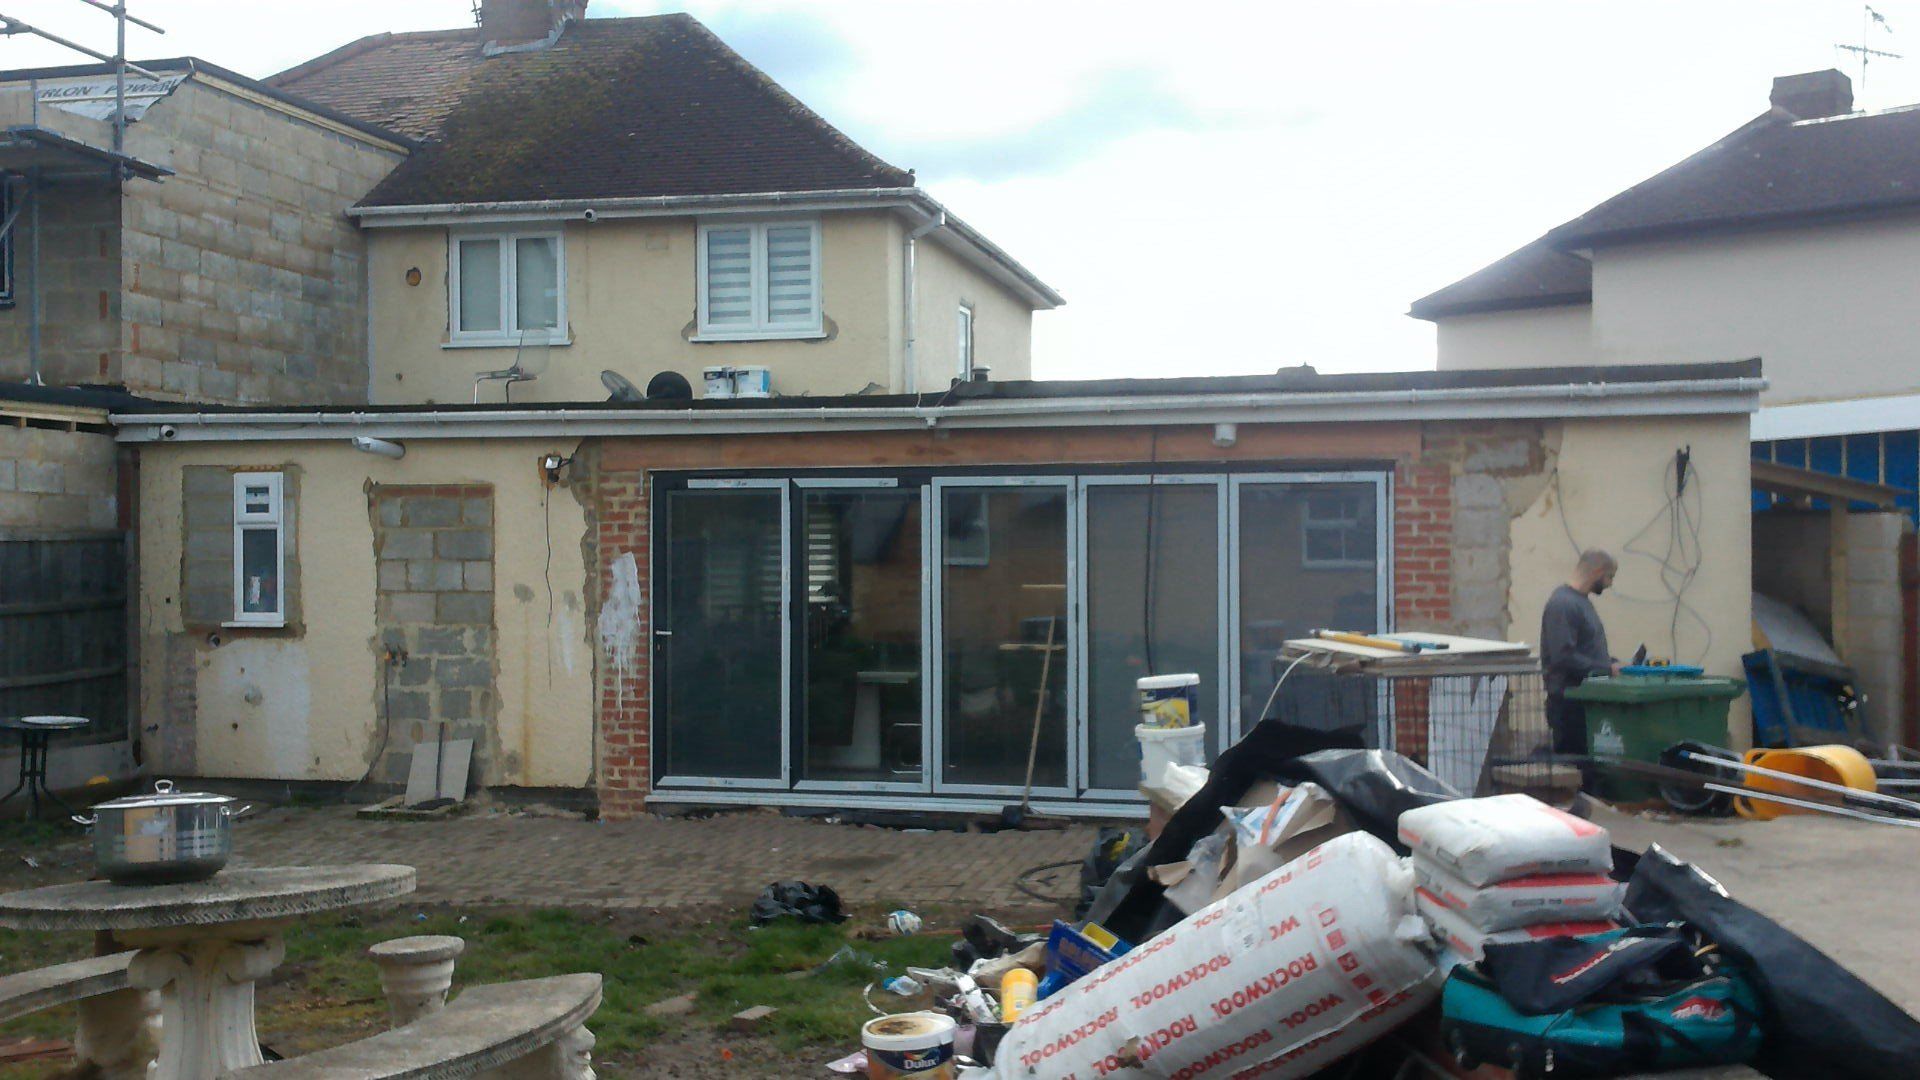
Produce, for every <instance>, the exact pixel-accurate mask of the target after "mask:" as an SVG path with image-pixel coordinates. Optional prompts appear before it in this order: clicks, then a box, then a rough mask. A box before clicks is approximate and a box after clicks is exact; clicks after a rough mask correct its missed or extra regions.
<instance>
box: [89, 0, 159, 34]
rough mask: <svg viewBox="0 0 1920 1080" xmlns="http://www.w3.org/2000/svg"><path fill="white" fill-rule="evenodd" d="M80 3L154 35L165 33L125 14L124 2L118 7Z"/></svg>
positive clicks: (98, 1)
mask: <svg viewBox="0 0 1920 1080" xmlns="http://www.w3.org/2000/svg"><path fill="white" fill-rule="evenodd" d="M80 2H81V3H83V4H85V5H87V6H88V7H93V8H99V9H100V10H101V11H104V12H106V13H107V14H109V15H113V16H116V17H118V18H122V19H125V20H127V21H128V22H130V23H132V24H133V25H135V26H139V27H144V28H145V29H148V30H151V31H153V32H154V33H156V34H164V33H166V31H165V30H163V29H161V28H160V27H158V26H155V25H153V24H152V23H150V22H148V21H147V20H145V19H141V18H136V17H135V16H132V15H129V14H127V5H126V2H125V0H121V3H120V4H119V5H118V6H115V5H113V4H107V3H102V2H101V0H80Z"/></svg>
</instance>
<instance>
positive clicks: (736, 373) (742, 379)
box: [733, 364, 773, 398]
mask: <svg viewBox="0 0 1920 1080" xmlns="http://www.w3.org/2000/svg"><path fill="white" fill-rule="evenodd" d="M733 396H734V397H746V398H764V397H772V396H773V372H772V371H770V370H768V369H767V368H763V367H760V366H758V365H755V364H748V365H747V366H745V367H737V368H734V369H733Z"/></svg>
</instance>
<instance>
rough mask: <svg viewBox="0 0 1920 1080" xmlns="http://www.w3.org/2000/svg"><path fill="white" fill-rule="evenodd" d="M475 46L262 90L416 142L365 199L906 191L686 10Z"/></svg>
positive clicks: (442, 36)
mask: <svg viewBox="0 0 1920 1080" xmlns="http://www.w3.org/2000/svg"><path fill="white" fill-rule="evenodd" d="M481 44H482V43H481V34H480V31H479V30H478V29H477V28H476V29H472V30H454V31H433V32H427V33H409V34H378V35H374V36H372V37H368V38H363V39H361V40H360V41H356V42H354V43H352V44H350V45H347V46H345V47H344V48H341V49H336V50H335V51H334V52H332V53H329V54H327V55H325V56H321V57H319V58H317V59H315V60H312V61H309V62H308V63H305V64H302V65H300V66H299V67H295V68H291V69H288V70H287V71H283V72H281V73H280V74H278V75H275V76H273V77H272V78H271V79H269V80H268V82H269V83H270V84H271V85H273V86H276V87H279V88H281V89H283V90H286V91H288V92H290V93H294V94H298V95H301V96H303V97H307V98H310V99H313V100H316V101H319V102H321V103H323V104H326V105H329V106H332V107H333V108H336V109H339V110H341V111H343V112H347V113H349V114H351V115H356V116H359V117H361V118H363V119H365V120H367V121H369V122H371V123H377V124H382V125H386V126H391V127H393V128H395V129H397V130H400V131H404V132H406V133H408V134H410V135H414V136H417V137H419V138H422V139H424V140H426V145H425V146H423V147H422V148H421V149H420V150H419V151H417V152H416V153H415V154H414V155H413V156H412V157H411V158H409V159H408V160H407V161H406V162H404V163H402V164H401V165H400V166H399V168H397V169H395V170H394V172H393V173H392V174H391V175H389V176H388V177H387V178H386V179H385V180H384V181H382V182H381V183H380V185H379V186H378V187H376V188H374V190H373V191H372V192H371V193H370V194H368V196H367V197H366V198H365V199H363V200H362V201H361V203H360V205H362V206H417V205H434V204H445V203H471V202H521V201H535V200H547V199H588V198H623V197H649V196H676V195H726V194H748V193H760V192H776V191H833V190H846V189H852V188H904V187H911V186H912V185H913V174H912V173H910V172H908V171H906V170H904V169H899V168H896V167H894V166H892V165H889V164H888V163H886V162H885V161H882V160H881V159H880V158H878V157H875V156H874V155H873V154H871V153H868V152H867V151H866V150H864V149H862V148H861V147H860V146H858V145H856V144H855V143H854V142H853V140H851V139H849V138H847V137H846V136H845V135H843V134H841V133H840V132H839V131H838V130H837V129H835V128H834V127H833V126H832V125H830V124H828V123H827V122H826V121H825V120H824V119H822V118H821V117H820V116H819V115H818V114H817V113H815V112H813V111H812V110H811V109H808V108H807V107H806V106H805V105H803V104H801V103H800V102H799V101H798V100H796V99H795V98H794V97H793V96H792V95H791V94H789V93H787V92H786V91H785V90H784V89H782V88H781V87H780V86H779V85H778V84H776V83H774V82H773V80H771V79H769V78H768V77H767V76H766V75H765V74H763V73H762V72H761V71H760V70H759V69H757V68H755V67H754V66H753V65H752V64H749V63H748V62H747V61H746V60H745V59H743V58H742V57H741V56H740V55H739V54H738V53H736V52H734V51H733V50H732V49H730V48H728V47H727V45H726V44H725V43H724V42H722V41H721V40H720V39H719V38H717V37H715V36H714V35H713V33H712V32H711V31H709V30H708V29H707V28H706V27H704V26H702V25H701V24H700V23H699V22H698V21H697V20H695V19H693V18H692V17H691V16H688V15H680V14H675V15H656V16H648V17H645V18H634V19H587V20H584V21H582V22H578V23H575V24H572V25H570V26H569V27H567V29H566V31H565V32H564V33H563V34H562V35H561V36H560V39H559V41H558V42H557V43H555V44H554V45H553V46H551V47H549V48H546V49H542V50H539V51H535V52H522V53H507V54H503V55H498V56H493V57H486V56H484V55H483V54H482V52H481Z"/></svg>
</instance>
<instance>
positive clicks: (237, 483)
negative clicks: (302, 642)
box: [233, 472, 287, 626]
mask: <svg viewBox="0 0 1920 1080" xmlns="http://www.w3.org/2000/svg"><path fill="white" fill-rule="evenodd" d="M285 481H286V477H285V474H283V473H277V472H244V473H235V474H234V476H233V624H234V625H236V626H285V625H286V623H287V598H286V589H285V582H286V571H287V536H286V500H285V498H284V494H285V487H284V485H285Z"/></svg>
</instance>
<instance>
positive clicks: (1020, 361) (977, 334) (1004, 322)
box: [913, 236, 1033, 393]
mask: <svg viewBox="0 0 1920 1080" xmlns="http://www.w3.org/2000/svg"><path fill="white" fill-rule="evenodd" d="M916 247H917V250H916V252H915V254H914V261H915V263H916V264H917V269H918V271H919V281H918V283H917V284H916V285H915V291H914V305H913V306H914V322H915V327H914V337H915V341H914V345H913V352H914V366H915V367H916V368H917V369H918V371H917V373H916V374H917V376H918V382H917V384H916V388H917V389H918V390H919V391H920V392H921V393H928V392H937V391H941V390H945V389H946V388H947V386H948V385H949V384H950V383H951V382H952V381H953V380H954V379H955V378H956V377H958V376H959V375H960V374H961V372H960V305H961V304H962V303H963V302H964V303H968V304H971V305H973V356H974V362H975V363H981V364H986V365H988V366H990V367H992V368H993V378H995V379H1002V380H1006V379H1030V378H1032V377H1033V309H1032V308H1030V307H1028V306H1027V304H1026V303H1025V302H1024V301H1022V300H1019V299H1017V298H1015V297H1014V295H1013V294H1012V293H1010V292H1008V291H1007V290H1006V289H1005V288H1003V287H1002V286H1001V285H1000V284H999V283H998V282H995V281H994V280H992V279H991V278H988V277H987V276H985V275H984V274H981V273H980V272H979V271H977V270H975V269H974V268H973V267H971V266H969V265H967V264H966V263H964V262H962V261H960V258H959V257H958V256H956V255H954V254H953V253H952V252H951V251H948V250H947V249H946V247H944V246H943V245H942V244H941V243H940V242H939V241H937V240H935V239H934V238H933V237H932V236H928V237H923V238H922V239H921V240H920V241H919V243H918V244H917V245H916Z"/></svg>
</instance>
